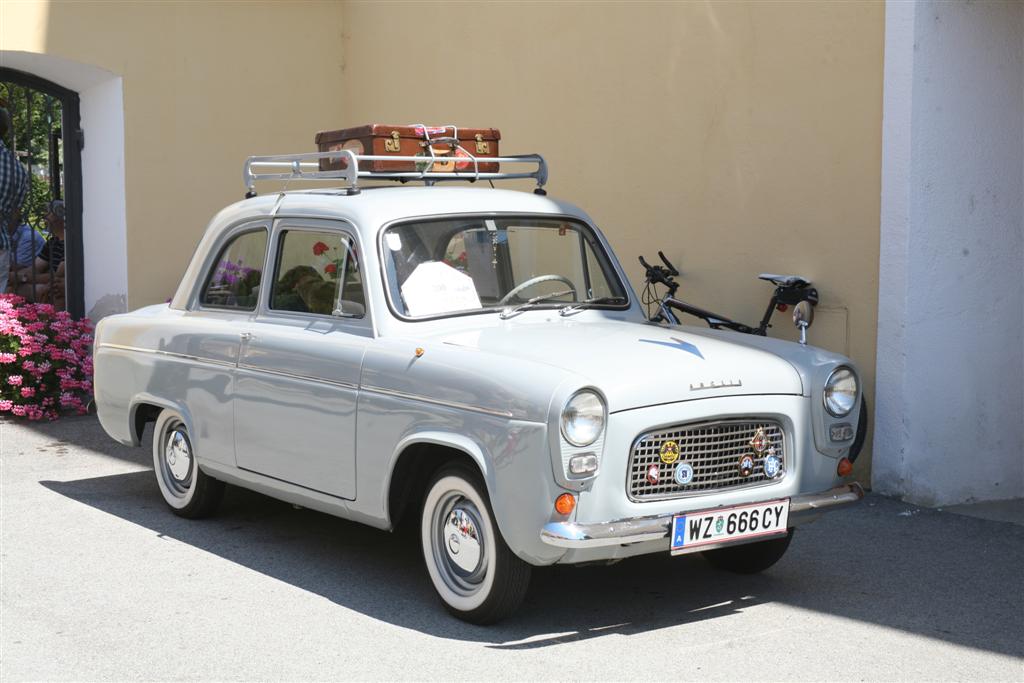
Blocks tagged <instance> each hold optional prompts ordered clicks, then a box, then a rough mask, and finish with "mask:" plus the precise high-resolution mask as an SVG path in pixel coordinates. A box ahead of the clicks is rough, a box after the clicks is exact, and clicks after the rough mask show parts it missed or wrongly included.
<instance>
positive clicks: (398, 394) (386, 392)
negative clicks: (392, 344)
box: [98, 342, 515, 419]
mask: <svg viewBox="0 0 1024 683" xmlns="http://www.w3.org/2000/svg"><path fill="white" fill-rule="evenodd" d="M98 348H111V349H118V350H120V351H136V352H138V353H149V354H155V355H160V356H169V357H172V358H178V359H182V360H191V361H196V362H197V363H209V364H211V365H219V366H223V367H228V368H235V367H237V368H239V369H241V370H248V371H250V372H265V373H267V374H270V375H277V376H279V377H287V378H289V379H298V380H303V381H308V382H317V383H320V384H329V385H331V386H336V387H340V388H342V389H351V390H353V391H358V390H360V387H359V385H358V384H354V383H352V382H341V381H337V380H331V379H324V378H322V377H313V376H311V375H299V374H295V373H291V372H284V371H281V370H270V369H268V368H261V367H257V366H255V365H249V364H247V363H243V364H238V365H236V364H235V363H229V362H227V361H222V360H214V359H212V358H200V357H199V356H191V355H188V354H185V353H173V352H171V351H157V350H156V349H143V348H139V347H137V346H125V345H123V344H110V343H106V342H105V343H102V344H100V345H99V347H98ZM362 390H363V391H368V392H371V393H375V394H381V395H383V396H391V397H394V398H402V399H406V400H409V401H419V402H421V403H429V404H431V405H436V406H443V407H445V408H455V409H456V410H466V411H469V412H473V413H480V414H483V415H492V416H494V417H503V418H506V419H512V418H513V417H515V415H514V414H513V413H512V412H511V411H507V410H495V409H492V408H482V407H480V406H474V405H470V404H468V403H459V402H458V401H446V400H443V399H439V398H432V397H430V396H423V395H422V394H410V393H408V392H405V391H396V390H394V389H384V388H382V387H372V386H364V387H362Z"/></svg>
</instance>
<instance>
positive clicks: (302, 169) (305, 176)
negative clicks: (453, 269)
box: [242, 146, 548, 198]
mask: <svg viewBox="0 0 1024 683" xmlns="http://www.w3.org/2000/svg"><path fill="white" fill-rule="evenodd" d="M427 149H428V150H431V148H430V147H429V146H428V147H427ZM460 149H461V148H460ZM321 159H332V160H336V161H342V162H343V164H342V165H343V166H344V168H341V169H338V170H332V171H321V170H320V160H321ZM455 159H458V160H459V162H460V163H463V162H466V163H469V164H471V165H472V168H471V169H467V170H465V171H449V172H442V171H427V170H425V169H427V168H432V167H433V165H434V162H436V161H441V162H449V161H452V160H455ZM365 161H409V162H413V163H416V164H423V165H424V167H425V169H424V170H423V171H361V170H359V163H360V162H365ZM482 163H500V164H536V169H535V170H532V171H521V172H515V173H507V172H506V173H483V172H481V171H480V164H482ZM362 178H368V179H373V180H397V181H398V182H402V183H405V182H409V181H410V180H413V181H415V180H422V181H423V182H424V183H426V184H427V185H433V184H434V183H435V182H438V181H448V180H462V181H468V182H471V183H473V182H476V181H478V180H488V181H492V180H515V179H524V178H532V179H534V180H536V181H537V187H536V188H535V189H534V192H535V193H537V194H547V193H546V192H545V191H544V185H545V184H546V183H547V181H548V165H547V162H545V161H544V157H542V156H541V155H539V154H522V155H515V156H503V157H477V156H473V155H472V154H469V153H468V152H467V156H465V157H449V156H437V155H434V154H433V150H431V154H430V156H426V155H424V156H415V157H410V156H391V155H387V156H383V155H367V154H356V153H354V152H352V151H351V150H347V149H342V150H338V151H334V152H309V153H305V154H281V155H275V156H256V157H249V158H248V159H246V160H245V164H244V166H243V167H242V182H243V183H245V190H246V192H245V196H246V197H247V198H248V197H255V196H256V181H257V180H284V181H289V180H330V181H337V180H339V179H341V180H342V181H343V185H342V187H343V188H345V189H346V190H347V194H359V190H360V188H359V181H360V179H362Z"/></svg>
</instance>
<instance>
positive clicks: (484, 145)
mask: <svg viewBox="0 0 1024 683" xmlns="http://www.w3.org/2000/svg"><path fill="white" fill-rule="evenodd" d="M476 153H477V154H490V153H491V144H490V143H489V142H484V136H483V135H481V134H480V133H477V134H476Z"/></svg>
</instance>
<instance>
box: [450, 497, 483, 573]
mask: <svg viewBox="0 0 1024 683" xmlns="http://www.w3.org/2000/svg"><path fill="white" fill-rule="evenodd" d="M444 535H445V537H447V539H448V543H447V544H445V549H446V550H447V551H448V560H449V561H450V562H451V563H452V564H454V565H455V566H456V567H457V568H458V569H461V570H462V571H463V572H465V573H466V574H471V573H473V571H474V570H475V569H476V568H477V567H478V566H480V532H479V531H478V530H477V525H476V522H475V521H474V520H473V518H472V516H470V514H469V513H467V512H466V511H465V510H463V509H462V508H455V509H454V510H452V512H451V514H450V515H448V521H447V522H446V523H445V525H444Z"/></svg>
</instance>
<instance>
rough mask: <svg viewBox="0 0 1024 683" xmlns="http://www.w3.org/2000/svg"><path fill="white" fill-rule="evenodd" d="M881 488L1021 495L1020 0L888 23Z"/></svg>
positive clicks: (876, 468) (1023, 77)
mask: <svg viewBox="0 0 1024 683" xmlns="http://www.w3.org/2000/svg"><path fill="white" fill-rule="evenodd" d="M885 49H886V53H885V54H886V65H885V99H884V118H883V162H882V184H883V187H882V212H881V252H880V272H879V320H878V358H877V363H878V365H877V390H876V391H877V393H876V412H875V424H876V430H875V447H874V454H873V457H874V460H873V475H872V484H873V486H874V488H875V489H876V490H879V491H882V492H885V493H890V494H894V495H898V496H901V497H903V498H905V499H907V500H910V501H913V502H917V503H921V504H926V505H948V504H952V503H959V502H971V501H975V500H997V499H1005V498H1014V497H1024V236H1022V226H1024V207H1022V196H1024V3H1009V2H1007V3H1000V2H976V3H966V2H918V3H909V2H889V3H888V5H887V11H886V46H885Z"/></svg>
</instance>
